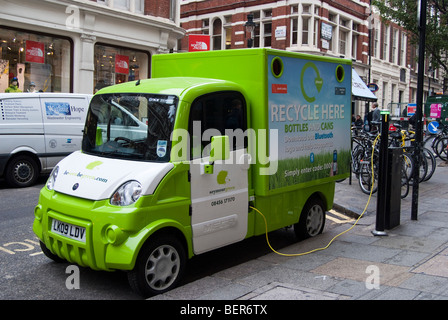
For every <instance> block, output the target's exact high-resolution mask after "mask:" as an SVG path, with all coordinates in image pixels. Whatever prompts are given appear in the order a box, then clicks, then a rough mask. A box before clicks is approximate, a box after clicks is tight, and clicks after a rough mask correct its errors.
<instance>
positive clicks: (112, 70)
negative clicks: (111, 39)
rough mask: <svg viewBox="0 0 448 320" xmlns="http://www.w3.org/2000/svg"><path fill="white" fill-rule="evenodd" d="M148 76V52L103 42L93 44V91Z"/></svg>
mask: <svg viewBox="0 0 448 320" xmlns="http://www.w3.org/2000/svg"><path fill="white" fill-rule="evenodd" d="M148 77H149V53H148V52H144V51H138V50H131V49H126V48H120V47H112V46H108V45H105V44H96V45H95V74H94V91H95V92H96V91H98V90H99V89H101V88H103V87H107V86H110V85H114V84H119V83H123V82H127V81H134V80H140V79H146V78H148Z"/></svg>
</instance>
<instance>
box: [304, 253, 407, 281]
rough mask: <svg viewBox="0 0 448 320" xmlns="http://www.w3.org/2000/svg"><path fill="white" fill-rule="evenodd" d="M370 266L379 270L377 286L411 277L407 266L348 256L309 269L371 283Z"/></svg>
mask: <svg viewBox="0 0 448 320" xmlns="http://www.w3.org/2000/svg"><path fill="white" fill-rule="evenodd" d="M372 268H377V269H376V270H378V272H379V274H378V276H379V279H378V280H379V286H381V285H388V286H397V285H399V284H400V283H402V282H403V281H405V280H406V279H408V278H410V277H412V274H410V273H409V268H408V267H402V266H396V265H391V264H384V263H372V261H365V260H358V259H349V258H337V259H335V260H333V261H330V262H328V263H326V264H324V265H322V266H320V267H317V268H316V269H314V270H311V272H313V273H316V274H321V275H328V276H331V277H338V278H344V279H352V280H356V281H361V282H364V283H372V282H371V279H372V278H371V276H372V275H373V271H372V270H373V269H372Z"/></svg>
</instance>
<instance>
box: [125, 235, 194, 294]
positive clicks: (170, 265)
mask: <svg viewBox="0 0 448 320" xmlns="http://www.w3.org/2000/svg"><path fill="white" fill-rule="evenodd" d="M185 264H186V254H185V249H184V247H183V245H182V244H181V243H180V242H179V241H178V240H177V239H176V238H175V237H169V236H166V235H164V236H160V237H157V238H155V239H149V241H148V242H147V243H146V244H145V245H144V246H143V248H142V249H141V251H140V254H139V256H138V258H137V261H136V264H135V268H134V270H132V271H129V272H128V280H129V284H130V286H131V288H132V289H133V290H134V291H135V292H137V293H138V294H140V295H141V296H143V297H145V298H146V297H149V296H153V295H156V294H161V293H164V292H166V291H169V290H171V289H173V288H174V287H175V286H176V285H177V284H178V282H179V280H180V279H181V277H182V274H183V271H184V269H185Z"/></svg>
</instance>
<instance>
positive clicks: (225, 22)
mask: <svg viewBox="0 0 448 320" xmlns="http://www.w3.org/2000/svg"><path fill="white" fill-rule="evenodd" d="M180 10H181V13H180V17H181V20H180V21H181V27H182V28H184V29H185V30H186V35H187V36H186V37H184V38H183V39H182V40H181V41H180V42H179V44H178V51H187V50H188V35H189V34H206V35H210V49H211V50H225V49H239V48H245V47H247V38H248V37H249V34H246V31H245V23H246V22H247V19H248V18H247V16H248V14H249V13H252V14H253V15H254V22H255V23H256V25H257V27H256V29H255V32H254V47H269V48H274V49H281V50H288V51H297V52H304V53H310V54H317V55H325V56H333V57H344V58H347V59H351V60H352V61H353V67H354V69H355V70H356V72H357V73H358V74H359V75H360V76H361V78H362V79H363V80H364V82H366V83H368V82H374V83H376V84H378V87H379V90H378V91H377V92H376V93H375V95H376V96H377V98H378V102H379V103H380V105H381V106H384V107H387V106H388V105H389V104H390V103H396V102H401V103H408V102H415V100H416V89H417V81H416V71H417V66H416V62H415V48H411V46H410V45H409V41H408V35H407V33H406V31H405V30H403V29H402V28H401V27H400V26H398V25H396V24H393V23H388V24H385V23H382V22H381V20H380V18H379V16H378V15H377V14H374V13H372V15H371V8H370V5H369V0H336V1H331V0H289V1H275V0H258V1H257V0H253V1H244V2H241V1H237V0H183V1H181V9H180ZM369 31H370V32H369ZM369 43H370V46H369ZM428 76H429V74H428ZM425 84H426V87H425V92H426V93H425V94H426V95H427V94H428V91H429V87H428V86H427V84H428V81H425ZM438 86H439V87H440V85H439V84H438V81H436V80H433V83H432V89H431V91H432V90H434V89H435V90H437V88H438ZM353 112H354V113H356V114H363V113H364V112H365V103H364V102H363V101H357V102H356V103H355V104H354V105H353Z"/></svg>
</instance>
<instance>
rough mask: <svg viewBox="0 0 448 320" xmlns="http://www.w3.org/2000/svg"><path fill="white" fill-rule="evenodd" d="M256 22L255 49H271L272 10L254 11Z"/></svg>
mask: <svg viewBox="0 0 448 320" xmlns="http://www.w3.org/2000/svg"><path fill="white" fill-rule="evenodd" d="M252 14H253V15H254V22H255V24H256V27H255V30H254V47H255V48H258V47H259V48H263V47H270V46H271V41H272V10H271V9H269V10H261V11H253V12H252Z"/></svg>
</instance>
